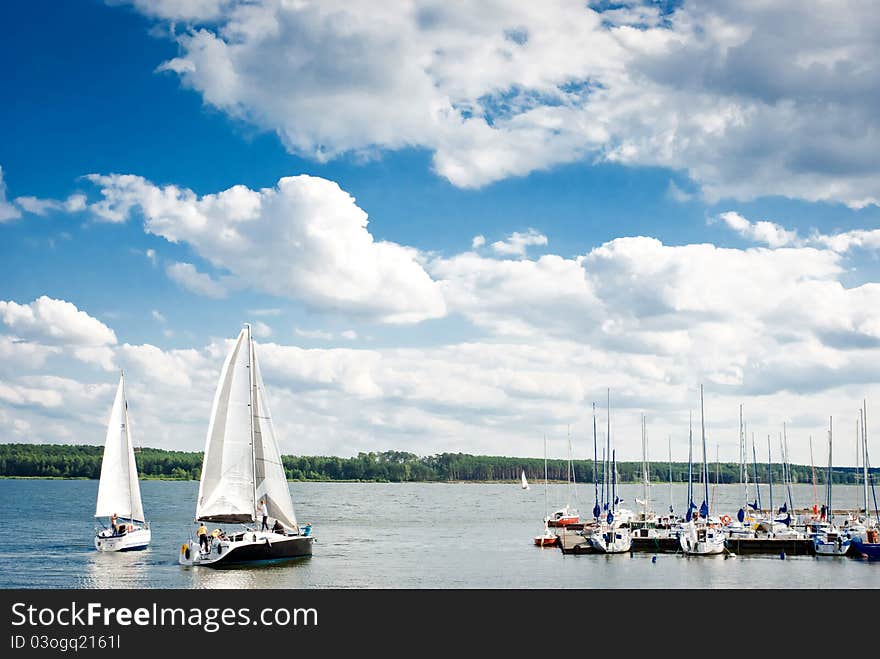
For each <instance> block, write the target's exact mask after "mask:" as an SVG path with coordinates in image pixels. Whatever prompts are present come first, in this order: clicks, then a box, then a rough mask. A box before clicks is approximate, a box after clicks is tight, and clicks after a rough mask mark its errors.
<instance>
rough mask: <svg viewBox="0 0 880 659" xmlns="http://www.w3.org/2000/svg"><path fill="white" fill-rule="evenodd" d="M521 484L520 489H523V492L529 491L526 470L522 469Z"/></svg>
mask: <svg viewBox="0 0 880 659" xmlns="http://www.w3.org/2000/svg"><path fill="white" fill-rule="evenodd" d="M521 484H522V489H524V490H528V489H529V482H528V481H527V480H526V470H525V469H523V472H522V479H521Z"/></svg>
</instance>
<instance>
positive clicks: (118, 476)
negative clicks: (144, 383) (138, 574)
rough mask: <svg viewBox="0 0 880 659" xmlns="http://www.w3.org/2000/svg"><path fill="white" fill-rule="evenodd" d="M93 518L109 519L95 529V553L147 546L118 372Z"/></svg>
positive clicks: (122, 382) (147, 531)
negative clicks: (117, 383) (106, 523)
mask: <svg viewBox="0 0 880 659" xmlns="http://www.w3.org/2000/svg"><path fill="white" fill-rule="evenodd" d="M95 517H96V518H98V519H100V518H102V517H107V518H109V519H110V526H109V527H103V528H101V529H97V528H96V529H95V549H97V550H98V551H136V550H139V549H146V548H147V546H148V545H149V544H150V538H151V533H150V526H149V524H147V522H146V520H145V518H144V506H143V504H142V503H141V488H140V484H139V483H138V474H137V464H136V462H135V459H134V447H133V445H132V443H131V426H130V424H129V422H128V401H126V399H125V376H124V375H123V374H122V373H120V374H119V386H117V387H116V398H115V399H114V400H113V407H112V409H111V410H110V420H109V421H108V422H107V437H106V439H105V441H104V457H103V460H102V461H101V480H100V481H99V482H98V500H97V503H96V504H95Z"/></svg>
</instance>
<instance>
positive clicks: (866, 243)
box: [710, 211, 880, 254]
mask: <svg viewBox="0 0 880 659" xmlns="http://www.w3.org/2000/svg"><path fill="white" fill-rule="evenodd" d="M717 219H719V220H721V221H722V222H724V224H726V225H727V226H728V227H730V228H731V229H733V230H734V231H736V232H737V233H738V234H739V235H741V236H742V237H743V238H746V239H748V240H750V241H752V242H757V243H764V244H765V245H767V246H768V247H772V248H776V247H785V246H793V247H802V246H805V245H809V246H813V247H817V248H820V249H828V250H831V251H832V252H837V253H841V254H842V253H846V252H849V251H850V250H853V249H872V250H877V249H880V229H854V230H852V231H843V232H840V233H834V234H823V233H821V232H820V231H818V230H817V229H813V230H812V231H810V233H809V235H807V236H803V237H802V236H799V235H798V233H797V231H794V230H788V229H786V228H785V227H783V226H781V225H779V224H777V223H775V222H771V221H769V220H759V221H757V222H751V221H750V220H748V219H746V218H745V217H743V216H742V215H740V214H739V213H736V212H734V211H727V212H724V213H721V214H720V215H719V216H718V218H717ZM712 221H714V220H710V222H712Z"/></svg>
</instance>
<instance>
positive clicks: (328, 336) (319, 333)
mask: <svg viewBox="0 0 880 659" xmlns="http://www.w3.org/2000/svg"><path fill="white" fill-rule="evenodd" d="M293 331H294V333H296V335H297V336H302V337H304V338H306V339H320V340H321V341H332V340H333V337H334V334H333V332H325V331H324V330H318V329H315V330H305V329H300V328H299V327H295V328H294V330H293Z"/></svg>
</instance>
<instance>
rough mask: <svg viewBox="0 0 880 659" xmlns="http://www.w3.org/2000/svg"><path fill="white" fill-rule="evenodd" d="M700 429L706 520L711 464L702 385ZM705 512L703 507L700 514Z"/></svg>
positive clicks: (707, 516) (707, 517)
mask: <svg viewBox="0 0 880 659" xmlns="http://www.w3.org/2000/svg"><path fill="white" fill-rule="evenodd" d="M700 429H701V432H702V434H703V496H704V499H703V501H704V503H705V504H706V519H707V520H708V519H709V463H708V462H706V421H705V418H704V416H703V385H700ZM702 512H703V508H702V506H701V507H700V513H702Z"/></svg>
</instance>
